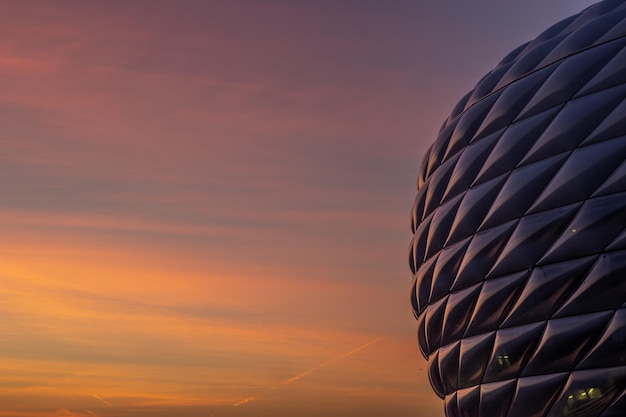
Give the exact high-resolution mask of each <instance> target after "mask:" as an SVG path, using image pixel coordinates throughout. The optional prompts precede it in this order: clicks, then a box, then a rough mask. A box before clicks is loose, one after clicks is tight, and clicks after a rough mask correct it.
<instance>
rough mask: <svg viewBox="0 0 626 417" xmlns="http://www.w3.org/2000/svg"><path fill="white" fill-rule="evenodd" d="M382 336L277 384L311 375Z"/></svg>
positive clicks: (381, 337)
mask: <svg viewBox="0 0 626 417" xmlns="http://www.w3.org/2000/svg"><path fill="white" fill-rule="evenodd" d="M384 338H385V336H379V337H377V338H376V339H374V340H370V341H369V342H367V343H366V344H364V345H362V346H359V347H358V348H356V349H352V350H351V351H350V352H348V353H344V354H343V355H341V356H337V357H336V358H334V359H331V360H329V361H327V362H324V363H323V364H321V365H317V366H316V367H314V368H311V369H309V370H308V371H304V372H302V373H300V374H298V375H296V376H294V377H293V378H289V379H287V380H285V381H283V382H281V383H280V384H279V385H287V384H291V383H292V382H296V381H297V380H299V379H300V378H304V377H305V376H307V375H311V374H312V373H313V372H316V371H319V370H320V369H322V368H326V367H327V366H328V365H332V364H333V363H335V362H337V361H340V360H342V359H344V358H347V357H348V356H351V355H354V354H355V353H357V352H358V351H360V350H363V349H365V348H366V347H368V346H370V345H373V344H374V343H376V342H378V341H379V340H381V339H384Z"/></svg>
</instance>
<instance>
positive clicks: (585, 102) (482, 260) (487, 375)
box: [409, 0, 626, 417]
mask: <svg viewBox="0 0 626 417" xmlns="http://www.w3.org/2000/svg"><path fill="white" fill-rule="evenodd" d="M625 99H626V1H621V0H620V1H617V0H607V1H603V2H600V3H597V4H596V5H594V6H591V7H589V8H588V9H586V10H583V11H582V12H581V13H579V14H577V15H575V16H572V17H570V18H567V19H565V20H563V21H561V22H559V23H557V24H555V25H554V26H552V27H550V28H549V29H548V30H546V31H545V32H543V33H542V34H541V35H539V36H538V37H537V38H536V39H534V40H533V41H531V42H528V43H526V44H524V45H522V46H520V47H519V48H517V49H515V50H514V51H513V52H511V53H510V54H509V55H507V56H506V57H505V58H504V59H503V60H502V61H501V62H500V63H499V64H498V65H497V66H496V68H494V69H493V70H492V71H491V72H489V73H488V74H487V75H486V76H485V77H483V78H482V79H481V80H480V81H479V82H478V84H477V85H476V87H474V89H473V90H472V91H470V92H469V93H468V94H467V95H466V96H465V97H463V99H461V101H460V102H459V103H458V104H457V106H456V107H455V108H454V110H453V111H452V114H451V115H450V116H449V117H448V119H447V120H446V121H445V123H444V124H443V127H442V129H441V131H440V132H439V136H438V137H437V139H436V141H435V142H434V143H433V145H432V146H431V147H430V148H429V150H428V151H427V152H426V155H425V157H424V160H423V163H422V166H421V170H420V174H419V180H418V191H417V196H416V198H415V204H414V206H413V210H412V218H411V227H412V231H413V234H414V235H413V239H412V242H411V247H410V251H409V262H410V267H411V270H412V272H413V276H414V280H413V286H412V290H411V300H412V305H413V310H414V313H415V316H416V317H417V322H418V340H419V346H420V350H421V351H422V354H423V355H424V356H425V357H426V358H427V359H428V363H429V366H428V368H429V369H428V372H429V377H430V381H431V384H432V386H433V388H434V390H435V391H436V393H437V394H438V395H439V396H440V397H441V398H442V399H444V400H445V403H444V404H445V413H446V415H447V416H448V417H475V416H476V417H477V416H480V417H505V416H506V417H563V416H567V417H624V416H626V394H625V392H624V387H625V385H626V230H625V226H626V100H625Z"/></svg>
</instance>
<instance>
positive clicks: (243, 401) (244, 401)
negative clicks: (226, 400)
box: [233, 397, 256, 407]
mask: <svg viewBox="0 0 626 417" xmlns="http://www.w3.org/2000/svg"><path fill="white" fill-rule="evenodd" d="M252 400H256V397H248V398H244V399H243V400H241V401H238V402H236V403H235V404H233V405H234V406H235V407H239V406H240V405H244V404H245V403H249V402H250V401H252Z"/></svg>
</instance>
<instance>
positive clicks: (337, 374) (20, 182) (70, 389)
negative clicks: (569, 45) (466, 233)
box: [0, 0, 593, 417]
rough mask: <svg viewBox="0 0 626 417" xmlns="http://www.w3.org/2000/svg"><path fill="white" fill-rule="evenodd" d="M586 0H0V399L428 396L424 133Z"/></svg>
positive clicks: (347, 412) (142, 411) (129, 414)
mask: <svg viewBox="0 0 626 417" xmlns="http://www.w3.org/2000/svg"><path fill="white" fill-rule="evenodd" d="M592 3H593V1H584V0H553V1H546V0H526V1H523V2H514V1H502V0H489V1H486V0H485V1H483V0H477V1H467V0H454V1H419V0H205V1H203V0H169V1H165V0H132V1H122V0H113V1H104V0H102V1H78V0H71V1H70V0H67V1H66V0H58V1H52V0H50V1H13V0H4V1H0V126H1V127H0V417H77V416H81V417H85V416H91V417H94V416H97V417H199V416H203V417H211V416H213V417H248V416H249V417H266V416H267V417H269V416H286V417H289V416H301V417H313V416H324V417H346V416H353V415H354V416H356V415H358V416H360V417H379V416H380V417H384V416H395V417H409V416H411V417H436V416H439V417H441V416H443V405H442V402H441V401H440V400H439V399H438V398H437V397H436V396H435V394H434V393H433V392H432V390H431V388H430V385H429V383H428V378H427V375H426V372H425V361H424V360H423V359H422V357H421V355H420V353H419V350H418V347H417V342H416V337H415V320H414V318H413V316H412V313H411V310H410V305H409V296H408V291H409V285H410V279H411V277H410V272H409V269H408V263H407V247H408V243H409V240H410V229H409V211H410V209H411V206H412V202H413V197H414V193H415V182H416V178H417V172H418V167H419V163H420V161H421V157H422V155H423V152H424V151H425V150H426V147H427V146H428V144H429V143H430V142H432V141H433V140H434V138H435V136H436V134H437V131H438V129H439V126H440V125H441V123H442V122H443V120H444V119H445V118H446V117H447V115H448V114H449V112H450V110H451V109H452V107H453V106H454V104H456V101H457V100H458V99H460V98H461V97H462V96H463V95H464V94H465V92H467V91H468V90H469V89H471V87H472V86H473V85H474V84H475V82H476V81H478V79H479V78H480V77H481V76H482V75H483V74H484V73H486V72H487V71H488V70H490V69H491V68H492V67H493V66H494V65H495V64H496V63H497V62H498V61H499V60H500V58H502V57H503V56H504V55H505V54H506V53H507V52H508V51H510V50H512V49H513V48H515V47H516V46H518V45H519V44H521V43H523V42H525V41H527V40H530V39H532V38H533V37H535V36H536V35H537V34H539V33H540V32H541V31H542V30H543V29H545V28H547V26H549V25H550V24H551V23H555V22H556V21H558V20H560V19H562V18H564V17H567V16H569V15H571V14H573V13H575V12H578V11H580V10H581V9H583V8H584V7H586V6H588V5H590V4H592Z"/></svg>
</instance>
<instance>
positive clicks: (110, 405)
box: [91, 394, 115, 408]
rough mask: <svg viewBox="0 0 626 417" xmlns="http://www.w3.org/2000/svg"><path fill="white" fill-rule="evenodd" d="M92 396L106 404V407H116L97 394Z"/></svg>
mask: <svg viewBox="0 0 626 417" xmlns="http://www.w3.org/2000/svg"><path fill="white" fill-rule="evenodd" d="M91 395H93V397H94V398H95V399H96V400H100V401H102V402H103V403H105V404H106V405H108V406H109V407H111V408H114V407H115V406H114V405H113V404H111V403H110V402H108V401H107V400H103V399H102V398H100V397H98V396H97V395H96V394H91Z"/></svg>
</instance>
